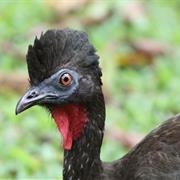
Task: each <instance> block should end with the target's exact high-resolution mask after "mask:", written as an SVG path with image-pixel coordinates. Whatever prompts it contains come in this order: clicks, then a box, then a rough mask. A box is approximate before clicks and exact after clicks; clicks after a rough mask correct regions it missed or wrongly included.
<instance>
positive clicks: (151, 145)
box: [16, 29, 180, 180]
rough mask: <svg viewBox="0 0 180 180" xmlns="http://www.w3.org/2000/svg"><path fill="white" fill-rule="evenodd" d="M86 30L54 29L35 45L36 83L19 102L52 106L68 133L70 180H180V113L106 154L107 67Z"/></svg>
mask: <svg viewBox="0 0 180 180" xmlns="http://www.w3.org/2000/svg"><path fill="white" fill-rule="evenodd" d="M98 59H99V58H98V56H97V55H96V52H95V49H94V48H93V46H92V45H91V44H90V43H89V41H88V37H87V35H86V34H85V33H83V32H79V31H74V30H70V29H64V30H49V31H47V32H46V33H45V34H44V35H43V34H42V35H41V37H40V39H37V38H36V39H35V41H34V45H33V46H31V45H30V46H29V50H28V53H27V64H28V71H29V77H30V84H31V87H30V89H29V90H28V91H27V93H26V94H25V95H24V96H23V97H22V98H21V100H20V101H19V102H18V104H17V107H16V113H20V112H22V111H24V110H25V109H27V108H29V107H31V106H33V105H43V106H46V107H47V108H48V109H49V111H50V112H51V114H52V117H53V118H54V119H55V122H56V124H57V126H58V129H59V130H60V131H61V133H62V136H63V139H64V170H63V177H64V180H179V179H180V115H177V116H175V117H173V118H171V119H169V120H167V121H166V122H165V123H164V124H163V125H161V126H160V127H158V128H157V129H155V130H153V131H152V132H151V133H150V134H149V135H148V136H147V137H146V138H145V139H144V140H143V141H141V142H140V143H139V144H138V145H137V146H136V147H135V148H133V149H132V150H131V151H130V152H129V153H128V154H127V155H125V156H124V157H123V158H121V159H119V160H117V161H114V162H112V163H103V162H102V161H101V160H100V149H101V144H102V139H103V133H104V121H105V104H104V98H103V93H102V90H101V85H102V83H101V75H102V74H101V70H100V68H99V63H98Z"/></svg>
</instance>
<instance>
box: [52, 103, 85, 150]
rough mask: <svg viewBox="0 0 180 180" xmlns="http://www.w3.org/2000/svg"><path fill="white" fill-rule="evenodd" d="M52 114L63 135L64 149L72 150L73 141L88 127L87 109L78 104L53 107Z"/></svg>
mask: <svg viewBox="0 0 180 180" xmlns="http://www.w3.org/2000/svg"><path fill="white" fill-rule="evenodd" d="M51 114H52V117H53V118H54V120H55V122H56V125H57V127H58V130H59V131H60V132H61V134H62V137H63V147H64V149H66V150H70V149H71V148H72V145H73V140H76V139H78V138H79V137H80V135H81V134H82V132H83V130H84V127H85V125H86V122H87V113H86V109H85V108H84V107H83V106H81V105H78V104H68V105H64V106H55V107H53V109H52V110H51Z"/></svg>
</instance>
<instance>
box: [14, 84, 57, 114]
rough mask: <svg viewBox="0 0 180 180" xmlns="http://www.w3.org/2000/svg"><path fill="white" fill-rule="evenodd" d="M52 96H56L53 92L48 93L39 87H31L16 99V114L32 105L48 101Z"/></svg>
mask: <svg viewBox="0 0 180 180" xmlns="http://www.w3.org/2000/svg"><path fill="white" fill-rule="evenodd" d="M54 98H57V96H56V95H55V94H52V93H49V92H47V91H45V90H44V91H43V92H42V91H41V90H40V88H39V87H33V88H31V89H29V90H28V91H27V92H26V93H25V94H24V96H22V98H21V99H20V100H19V101H18V103H17V105H16V115H17V114H19V113H21V112H23V111H25V110H26V109H28V108H30V107H32V106H34V105H38V104H41V103H45V102H48V101H49V100H50V99H54Z"/></svg>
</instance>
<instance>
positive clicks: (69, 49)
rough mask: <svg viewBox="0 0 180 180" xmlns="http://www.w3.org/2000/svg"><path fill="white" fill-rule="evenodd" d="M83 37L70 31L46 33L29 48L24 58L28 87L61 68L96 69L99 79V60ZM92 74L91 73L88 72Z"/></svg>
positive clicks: (82, 33)
mask: <svg viewBox="0 0 180 180" xmlns="http://www.w3.org/2000/svg"><path fill="white" fill-rule="evenodd" d="M95 53H96V50H95V49H94V47H93V46H92V45H91V44H90V43H89V41H88V36H87V34H86V33H84V32H81V31H76V30H71V29H63V30H48V31H47V32H46V33H45V34H43V33H42V34H41V37H40V38H39V39H38V38H37V37H36V38H35V40H34V45H29V49H28V53H27V56H26V59H27V65H28V72H29V78H30V83H31V85H36V84H38V83H39V82H41V81H43V80H44V79H46V78H48V77H50V76H51V75H52V74H53V73H55V72H56V71H58V70H59V68H61V67H66V66H70V67H74V68H76V67H78V68H80V67H84V68H86V67H89V66H92V67H95V70H96V72H98V75H99V76H101V71H100V69H99V66H98V64H99V61H98V59H99V57H98V56H97V55H96V54H95ZM91 70H93V69H92V68H91Z"/></svg>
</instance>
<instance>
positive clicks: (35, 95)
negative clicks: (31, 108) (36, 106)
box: [27, 91, 38, 99]
mask: <svg viewBox="0 0 180 180" xmlns="http://www.w3.org/2000/svg"><path fill="white" fill-rule="evenodd" d="M37 96H38V93H37V91H33V92H31V93H30V94H29V95H28V96H27V99H31V98H35V97H37Z"/></svg>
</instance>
